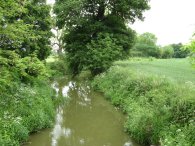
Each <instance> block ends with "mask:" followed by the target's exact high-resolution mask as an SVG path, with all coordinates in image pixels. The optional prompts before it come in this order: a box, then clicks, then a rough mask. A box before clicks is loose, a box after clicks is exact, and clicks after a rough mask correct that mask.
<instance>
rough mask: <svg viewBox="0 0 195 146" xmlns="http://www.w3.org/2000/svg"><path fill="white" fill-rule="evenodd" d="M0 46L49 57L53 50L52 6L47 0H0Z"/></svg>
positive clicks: (43, 57)
mask: <svg viewBox="0 0 195 146" xmlns="http://www.w3.org/2000/svg"><path fill="white" fill-rule="evenodd" d="M0 4H1V5H0V48H1V49H4V50H15V51H16V52H17V53H18V54H20V55H21V56H22V57H25V56H28V55H30V54H33V53H35V54H36V55H37V56H38V58H39V59H45V58H46V57H47V56H48V55H49V52H50V50H51V48H50V46H49V45H50V42H49V38H50V37H51V35H52V33H51V31H50V30H51V17H50V7H49V6H47V5H46V1H45V0H30V1H28V0H6V1H4V0H0Z"/></svg>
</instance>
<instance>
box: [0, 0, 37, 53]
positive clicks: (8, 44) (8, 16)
mask: <svg viewBox="0 0 195 146" xmlns="http://www.w3.org/2000/svg"><path fill="white" fill-rule="evenodd" d="M26 3H27V1H26V0H23V1H19V0H6V1H5V0H0V4H1V5H0V48H1V49H4V50H14V49H16V48H17V49H18V48H22V45H21V44H22V43H23V42H24V40H25V39H29V41H30V40H33V39H34V37H33V35H32V32H31V28H32V25H31V24H26V23H24V21H23V20H22V19H21V17H22V16H23V15H25V14H26V13H27V9H26V8H25V4H26ZM10 8H11V9H10Z"/></svg>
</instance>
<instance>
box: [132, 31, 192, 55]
mask: <svg viewBox="0 0 195 146" xmlns="http://www.w3.org/2000/svg"><path fill="white" fill-rule="evenodd" d="M189 55H190V47H185V46H184V45H183V44H182V43H178V44H170V45H166V46H159V45H157V37H156V36H155V35H154V34H152V33H149V32H145V33H143V34H141V35H139V34H137V39H136V43H135V45H134V47H133V49H132V50H130V56H133V57H155V58H186V57H187V56H189Z"/></svg>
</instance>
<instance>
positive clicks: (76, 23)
mask: <svg viewBox="0 0 195 146" xmlns="http://www.w3.org/2000/svg"><path fill="white" fill-rule="evenodd" d="M147 9H149V6H148V0H131V1H128V0H120V1H115V0H110V1H105V0H93V1H91V0H79V1H78V0H56V4H55V7H54V12H55V13H56V15H57V17H56V20H57V26H58V27H59V28H60V29H63V30H64V32H63V35H62V41H63V44H65V46H64V48H65V51H66V55H67V58H68V64H69V68H70V69H71V71H72V73H73V74H74V75H76V74H79V73H80V72H81V71H82V70H87V69H88V70H90V71H91V72H92V74H94V75H95V74H98V73H101V72H103V71H105V70H106V69H108V68H109V67H110V66H111V63H112V62H113V61H114V60H118V59H119V58H124V57H125V56H126V55H127V54H128V52H129V49H131V47H132V46H133V44H134V38H135V32H134V31H133V30H131V29H130V28H127V26H126V24H127V22H134V21H135V20H136V19H143V16H142V12H143V11H145V10H147Z"/></svg>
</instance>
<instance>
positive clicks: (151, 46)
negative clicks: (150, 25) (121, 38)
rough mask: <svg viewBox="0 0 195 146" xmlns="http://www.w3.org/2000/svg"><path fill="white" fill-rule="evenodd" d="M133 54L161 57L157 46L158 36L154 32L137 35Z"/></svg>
mask: <svg viewBox="0 0 195 146" xmlns="http://www.w3.org/2000/svg"><path fill="white" fill-rule="evenodd" d="M131 53H132V54H131V55H135V56H144V57H149V56H151V57H159V56H160V50H159V47H158V46H157V37H156V36H155V35H154V34H153V33H149V32H145V33H143V34H141V35H138V36H137V40H136V44H135V47H134V49H132V51H131Z"/></svg>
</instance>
